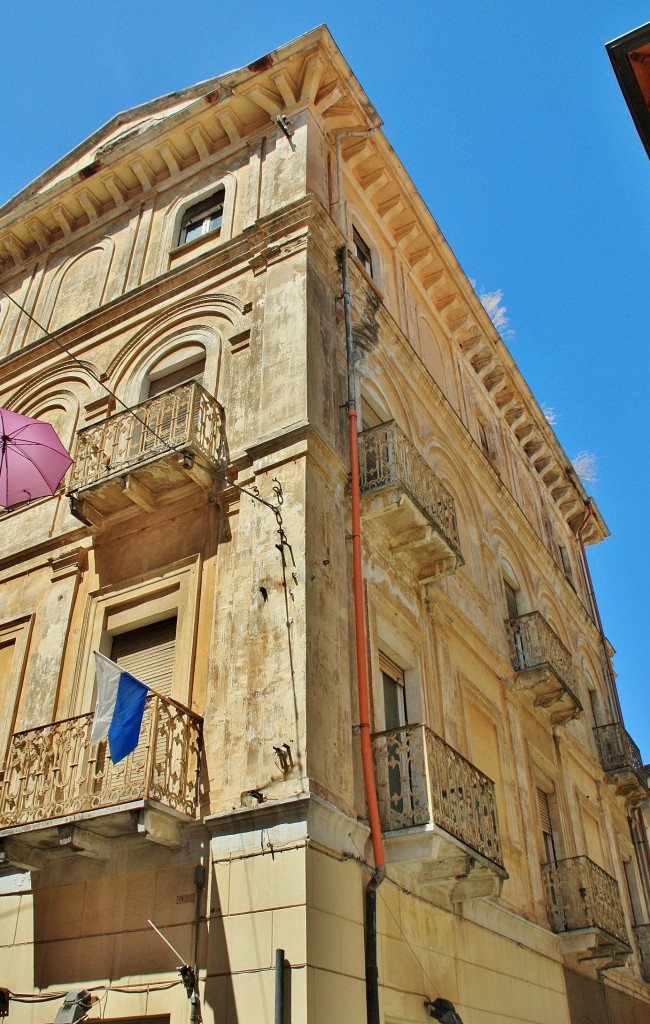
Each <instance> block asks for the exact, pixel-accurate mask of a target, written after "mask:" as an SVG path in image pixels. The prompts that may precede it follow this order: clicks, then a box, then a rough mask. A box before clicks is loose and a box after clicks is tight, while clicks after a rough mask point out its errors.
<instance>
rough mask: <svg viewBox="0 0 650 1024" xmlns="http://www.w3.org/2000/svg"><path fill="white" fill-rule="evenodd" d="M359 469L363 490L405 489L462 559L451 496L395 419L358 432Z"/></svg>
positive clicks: (454, 506)
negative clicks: (397, 486) (395, 486)
mask: <svg viewBox="0 0 650 1024" xmlns="http://www.w3.org/2000/svg"><path fill="white" fill-rule="evenodd" d="M359 472H360V476H361V491H362V492H363V493H367V492H369V491H377V490H379V489H380V488H383V487H391V486H394V485H396V484H397V485H399V486H401V487H403V488H404V490H406V491H408V493H409V494H410V496H411V497H412V498H413V500H414V501H415V503H416V504H417V505H418V506H419V508H420V509H421V511H422V512H423V513H424V515H425V516H426V517H427V519H428V520H429V521H430V522H431V523H432V525H433V526H435V528H436V529H437V530H439V531H440V533H441V534H442V536H443V537H444V539H445V540H446V542H447V544H448V545H449V547H450V548H452V550H453V551H454V553H455V554H456V555H457V556H458V558H461V553H460V541H459V537H458V524H457V522H456V505H455V502H454V499H453V498H452V496H451V494H450V493H449V491H448V490H447V488H446V487H445V485H444V484H443V483H442V482H441V481H440V480H439V479H438V477H437V476H436V474H435V473H434V472H433V470H432V469H431V467H430V466H429V465H428V464H427V462H426V461H425V460H424V459H423V458H422V456H421V455H420V453H419V452H418V450H417V448H415V446H414V445H413V444H412V443H411V442H410V441H409V440H408V438H407V437H406V435H405V434H403V433H402V431H401V430H400V428H399V427H398V426H397V424H396V423H395V421H394V420H390V421H389V422H388V423H381V424H380V425H379V426H377V427H371V428H370V429H369V430H364V431H363V432H362V433H361V434H360V435H359Z"/></svg>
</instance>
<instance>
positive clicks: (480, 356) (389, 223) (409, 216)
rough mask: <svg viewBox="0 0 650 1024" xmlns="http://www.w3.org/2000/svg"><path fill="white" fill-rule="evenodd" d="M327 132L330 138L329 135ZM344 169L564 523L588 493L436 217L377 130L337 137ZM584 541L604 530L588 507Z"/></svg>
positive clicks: (575, 519) (578, 515)
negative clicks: (364, 133)
mask: <svg viewBox="0 0 650 1024" xmlns="http://www.w3.org/2000/svg"><path fill="white" fill-rule="evenodd" d="M334 137H335V135H332V137H331V141H332V143H333V142H334ZM341 150H342V154H343V159H344V162H345V167H346V170H347V172H348V174H349V176H350V177H351V178H352V180H353V181H354V183H355V186H356V187H357V188H358V190H359V191H360V193H361V194H362V195H363V196H364V197H365V201H366V202H367V203H368V204H369V205H370V206H371V208H373V209H374V211H375V213H376V215H377V217H378V218H379V220H380V221H381V222H382V223H383V226H384V229H385V231H386V235H387V237H388V238H389V239H390V241H391V244H392V245H393V246H394V248H395V249H396V250H397V251H398V252H399V253H400V256H401V258H402V259H403V261H404V263H405V265H406V266H407V267H408V269H409V270H410V273H411V275H412V277H413V279H414V281H416V282H417V284H418V285H419V287H420V288H421V290H422V292H423V293H424V294H425V295H426V296H427V297H428V300H429V302H430V303H431V307H432V311H433V312H434V314H435V315H436V318H437V319H438V322H439V323H442V325H443V327H444V329H445V330H446V333H447V335H448V337H449V339H450V341H451V342H452V344H453V345H454V347H455V348H456V349H457V351H458V352H459V353H460V355H461V357H462V359H463V360H464V362H465V364H466V366H467V368H468V369H469V370H471V371H472V374H473V375H475V377H476V380H477V384H478V385H479V386H480V387H482V388H483V390H484V392H485V394H486V397H487V398H488V400H489V402H490V403H491V404H492V407H493V411H494V414H495V416H498V417H499V419H500V420H501V421H502V423H503V426H504V428H505V429H506V430H507V431H509V432H510V433H511V434H512V436H513V437H514V439H515V440H516V442H517V444H518V446H519V447H520V449H521V451H522V453H523V454H524V456H525V457H526V459H527V460H528V462H529V464H530V465H531V466H532V468H533V470H534V471H535V473H536V475H537V476H538V477H539V479H540V481H541V483H542V484H543V485H544V486H545V487H546V489H547V490H548V492H549V494H550V496H551V499H552V501H553V503H554V504H555V505H556V506H557V507H558V509H559V511H560V514H561V516H562V517H563V518H564V519H565V520H566V521H567V523H568V524H569V525H570V527H571V529H573V530H575V529H576V528H577V526H578V524H579V522H580V521H581V520H582V518H583V517H584V510H585V504H586V502H587V501H588V500H590V499H589V496H588V495H587V493H586V491H585V490H584V488H583V486H582V484H581V482H580V480H579V479H578V477H577V474H576V473H575V470H574V469H573V466H572V465H571V462H570V461H569V459H568V457H567V455H566V453H565V452H564V449H563V448H562V446H561V444H560V442H559V440H558V438H557V437H556V435H555V433H554V431H553V430H552V428H551V426H550V424H549V423H548V422H547V420H546V417H545V416H544V414H543V412H542V410H541V409H540V407H539V405H538V403H537V401H536V399H535V397H534V396H533V394H532V392H531V390H530V388H529V387H528V385H527V384H526V381H525V380H524V378H523V376H522V374H521V372H520V370H519V368H518V367H517V364H516V363H515V361H514V359H513V358H512V356H511V355H510V353H509V352H508V349H507V348H506V345H505V344H504V342H503V339H502V338H501V336H500V335H499V334H498V332H497V331H496V329H495V327H494V325H493V324H492V321H491V320H490V318H489V316H488V314H487V313H486V311H485V310H484V308H483V306H482V305H481V303H480V300H479V299H478V296H477V295H476V294H475V292H474V290H473V289H472V287H471V285H470V284H469V281H468V280H467V278H466V277H465V274H464V272H463V270H462V268H461V267H460V264H459V263H458V261H457V260H456V258H455V256H454V255H453V253H452V251H451V249H450V248H449V245H448V244H447V242H446V240H445V238H444V236H443V234H442V232H441V231H440V229H439V227H438V225H437V224H436V222H435V221H434V219H433V217H432V216H431V214H430V212H429V210H428V209H427V207H426V205H425V203H424V201H423V200H422V198H421V196H419V194H418V193H417V191H416V189H415V186H414V185H413V182H412V181H411V179H410V178H409V176H408V174H407V173H406V171H405V170H404V168H403V167H402V165H401V164H400V162H399V160H398V158H397V157H396V155H395V153H394V152H393V150H392V148H391V146H390V144H389V143H388V142H387V140H386V139H385V137H384V136H383V135H382V134H381V132H377V131H375V132H373V133H372V134H369V135H367V136H365V137H363V138H361V139H359V138H344V139H343V140H342V143H341ZM591 504H592V507H594V517H593V519H592V520H591V521H590V524H589V527H588V531H587V532H586V535H585V538H584V539H585V542H586V543H596V542H597V541H599V540H603V539H604V538H605V537H607V536H608V530H607V527H606V525H605V523H604V521H603V519H602V517H601V515H600V513H599V512H598V510H597V509H596V508H595V506H594V503H593V502H591Z"/></svg>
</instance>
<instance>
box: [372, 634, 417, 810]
mask: <svg viewBox="0 0 650 1024" xmlns="http://www.w3.org/2000/svg"><path fill="white" fill-rule="evenodd" d="M379 667H380V671H381V682H382V693H383V699H384V723H383V725H384V730H386V731H387V732H389V733H390V735H388V736H387V737H386V751H387V754H388V765H387V773H388V779H387V782H388V795H389V800H390V807H391V812H392V813H393V814H395V815H398V816H401V815H404V814H406V815H409V814H410V813H411V809H412V802H413V800H412V780H411V758H410V750H409V737H408V733H407V730H406V724H407V722H408V713H407V709H406V686H405V685H404V670H403V669H401V668H400V667H399V665H396V664H395V662H394V661H392V659H391V658H389V657H388V656H387V655H386V654H384V653H383V652H382V651H380V652H379Z"/></svg>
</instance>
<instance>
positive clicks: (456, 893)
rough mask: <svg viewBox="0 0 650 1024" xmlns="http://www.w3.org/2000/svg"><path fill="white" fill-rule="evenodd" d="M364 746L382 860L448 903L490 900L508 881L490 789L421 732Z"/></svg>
mask: <svg viewBox="0 0 650 1024" xmlns="http://www.w3.org/2000/svg"><path fill="white" fill-rule="evenodd" d="M372 743H373V756H374V763H375V777H376V780H377V790H378V797H379V813H380V817H381V823H382V829H383V830H384V832H385V833H386V837H385V843H386V854H387V860H388V861H390V862H391V863H392V864H393V865H394V866H395V867H397V866H399V865H401V866H402V867H404V866H405V865H409V867H408V871H410V872H411V877H413V874H412V873H413V872H414V873H415V878H416V879H417V882H418V884H420V885H425V886H426V885H430V886H434V887H436V888H438V889H441V890H442V891H444V892H445V893H446V894H447V895H448V897H449V898H450V899H451V900H452V901H454V902H456V901H460V900H463V899H469V898H475V897H477V896H495V895H498V894H499V893H500V891H501V887H502V884H503V880H504V879H505V878H507V877H508V876H507V873H506V871H505V869H504V867H503V857H502V853H501V840H500V837H499V826H498V823H497V809H496V799H495V792H494V783H493V782H492V781H491V780H490V779H488V778H487V776H486V775H483V774H482V772H480V771H479V770H478V768H476V767H475V766H474V765H473V764H471V763H470V762H469V761H467V760H465V758H464V757H462V756H461V754H459V753H457V751H455V750H454V749H453V747H450V746H449V745H448V744H447V743H445V742H444V740H441V739H440V737H439V736H436V734H435V733H434V732H432V731H431V730H430V729H428V728H427V727H426V726H423V725H406V726H403V727H402V728H400V729H389V730H387V731H385V732H380V733H376V734H375V735H374V736H373V738H372Z"/></svg>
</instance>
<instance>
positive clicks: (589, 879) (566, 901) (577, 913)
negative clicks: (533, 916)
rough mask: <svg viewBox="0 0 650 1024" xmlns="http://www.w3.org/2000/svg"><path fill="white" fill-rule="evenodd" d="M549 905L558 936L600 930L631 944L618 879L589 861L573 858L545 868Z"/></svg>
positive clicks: (543, 872) (545, 885) (554, 929)
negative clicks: (581, 929)
mask: <svg viewBox="0 0 650 1024" xmlns="http://www.w3.org/2000/svg"><path fill="white" fill-rule="evenodd" d="M542 875H543V879H544V888H545V890H546V903H547V907H548V913H549V918H550V922H551V928H552V929H553V931H554V932H571V931H577V930H578V929H580V928H599V929H600V930H601V931H603V932H606V933H607V934H608V935H611V936H613V937H614V938H615V939H618V940H619V942H623V943H625V944H626V945H627V944H628V943H629V939H628V934H627V928H626V926H625V917H624V914H623V905H622V903H621V897H620V894H619V891H618V883H617V882H616V879H614V878H612V876H611V875H608V874H607V872H606V871H603V869H602V868H601V867H599V866H598V864H594V862H593V861H592V860H590V859H589V857H569V858H567V859H566V860H559V861H557V862H555V863H550V864H544V866H543V868H542Z"/></svg>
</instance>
